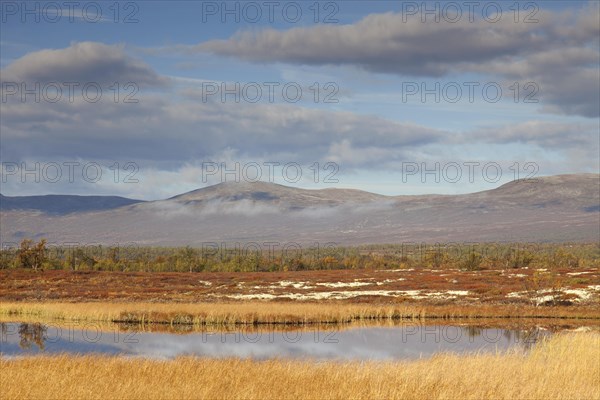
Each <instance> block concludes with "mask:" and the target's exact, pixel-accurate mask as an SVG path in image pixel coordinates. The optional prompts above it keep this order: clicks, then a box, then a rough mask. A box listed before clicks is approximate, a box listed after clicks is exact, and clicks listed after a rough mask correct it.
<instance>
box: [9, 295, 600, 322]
mask: <svg viewBox="0 0 600 400" xmlns="http://www.w3.org/2000/svg"><path fill="white" fill-rule="evenodd" d="M32 318H34V319H36V320H40V319H43V320H58V321H61V320H62V321H99V322H129V323H142V324H143V323H168V324H187V325H235V324H248V325H257V324H298V325H299V324H323V323H336V324H341V323H351V322H360V321H369V320H378V321H384V320H395V321H399V320H417V319H419V320H422V319H426V318H427V319H429V318H431V319H434V318H436V319H453V318H473V319H481V318H585V319H587V320H588V321H594V320H598V319H600V311H598V309H596V308H592V307H585V308H584V307H577V308H573V307H568V306H555V307H534V306H525V305H515V304H507V305H501V304H500V305H493V304H480V305H439V306H436V305H427V304H423V305H417V304H414V305H410V304H397V305H375V304H369V303H367V304H360V303H357V304H349V303H335V302H327V303H301V302H260V301H254V302H243V303H241V302H233V303H191V304H185V303H144V302H132V303H117V302H90V303H65V302H61V303H50V302H47V303H46V302H43V303H26V302H23V303H22V302H2V303H0V320H4V321H9V320H14V319H18V320H27V319H32Z"/></svg>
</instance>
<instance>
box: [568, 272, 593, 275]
mask: <svg viewBox="0 0 600 400" xmlns="http://www.w3.org/2000/svg"><path fill="white" fill-rule="evenodd" d="M585 274H593V272H592V271H581V272H567V275H570V276H577V275H585Z"/></svg>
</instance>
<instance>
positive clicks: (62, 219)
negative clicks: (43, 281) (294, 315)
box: [0, 174, 600, 246]
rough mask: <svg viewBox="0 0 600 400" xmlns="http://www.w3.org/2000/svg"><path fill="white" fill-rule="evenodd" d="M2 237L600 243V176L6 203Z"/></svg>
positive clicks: (228, 189) (231, 186)
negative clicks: (385, 191)
mask: <svg viewBox="0 0 600 400" xmlns="http://www.w3.org/2000/svg"><path fill="white" fill-rule="evenodd" d="M0 211H1V212H0V222H1V225H2V229H1V232H0V239H1V241H2V243H3V244H7V243H9V244H10V243H17V242H18V241H20V240H21V239H22V238H24V237H33V238H41V237H44V238H47V239H48V241H49V242H50V243H56V244H64V243H79V244H82V245H85V244H106V245H112V244H124V243H135V244H137V245H164V246H167V245H195V246H200V245H202V244H203V243H236V242H239V243H248V242H256V243H258V244H263V243H267V242H277V243H279V244H280V245H283V244H286V243H291V242H294V243H299V244H314V243H315V242H319V243H335V244H339V245H342V244H343V245H349V244H367V243H399V242H464V241H469V242H483V241H486V242H490V241H597V240H598V239H599V238H600V175H598V174H579V175H560V176H552V177H544V178H536V179H534V180H521V181H514V182H511V183H508V184H505V185H503V186H501V187H499V188H497V189H494V190H488V191H483V192H478V193H472V194H464V195H419V196H383V195H378V194H373V193H368V192H363V191H360V190H351V189H323V190H305V189H298V188H292V187H287V186H282V185H278V184H273V183H265V182H256V183H247V182H244V183H229V182H228V183H222V184H218V185H215V186H210V187H207V188H203V189H198V190H195V191H192V192H188V193H184V194H181V195H178V196H175V197H172V198H169V199H166V200H161V201H149V202H143V201H138V200H130V199H125V198H122V197H114V196H29V197H27V196H24V197H6V196H2V197H1V198H0Z"/></svg>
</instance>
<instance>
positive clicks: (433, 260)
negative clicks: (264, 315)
mask: <svg viewBox="0 0 600 400" xmlns="http://www.w3.org/2000/svg"><path fill="white" fill-rule="evenodd" d="M597 266H600V244H599V243H573V244H539V243H529V244H527V243H519V244H515V243H503V244H493V243H475V244H459V243H454V244H417V243H411V244H397V245H371V246H357V247H332V246H329V245H324V246H319V245H315V246H312V247H306V248H300V246H291V245H288V246H287V247H286V246H283V247H277V246H275V245H271V247H269V246H267V247H262V246H260V244H259V245H258V246H257V244H247V245H240V244H238V245H230V246H222V245H218V244H216V243H214V244H210V245H209V244H207V245H205V246H202V247H200V248H194V247H189V246H188V247H177V248H173V247H138V246H135V245H130V246H102V245H89V246H49V245H47V243H46V241H45V240H43V239H42V240H41V241H40V242H38V243H35V242H34V241H32V240H30V239H24V240H23V241H22V242H21V244H20V247H18V248H4V249H2V250H0V269H14V268H30V269H34V270H37V269H45V270H70V271H129V272H134V271H140V272H275V271H316V270H341V269H354V270H356V269H367V270H374V269H386V268H433V269H460V270H468V271H476V270H485V269H518V268H526V267H528V268H550V269H554V268H573V269H577V268H586V267H597Z"/></svg>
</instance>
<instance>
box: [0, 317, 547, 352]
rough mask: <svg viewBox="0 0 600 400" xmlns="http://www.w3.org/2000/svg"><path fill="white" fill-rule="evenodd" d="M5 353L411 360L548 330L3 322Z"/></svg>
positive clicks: (527, 341)
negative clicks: (147, 328) (181, 328)
mask: <svg viewBox="0 0 600 400" xmlns="http://www.w3.org/2000/svg"><path fill="white" fill-rule="evenodd" d="M0 326H1V332H2V340H1V344H0V353H1V354H2V355H3V356H18V355H24V354H33V353H39V352H44V353H59V352H60V353H62V352H66V353H79V354H87V353H102V354H122V355H130V356H142V357H151V358H172V357H176V356H180V355H195V356H203V357H242V358H255V359H269V358H311V359H358V360H368V359H377V360H382V359H389V360H393V359H413V358H420V357H430V356H432V355H434V354H436V353H439V352H456V353H466V352H480V351H505V350H507V349H510V348H517V349H522V350H525V351H526V350H528V349H529V348H530V347H531V346H532V345H533V344H535V343H536V342H537V341H539V340H540V339H541V338H542V337H544V336H548V335H549V334H550V333H549V332H548V331H546V330H540V329H538V328H535V327H534V328H530V329H497V328H489V327H486V328H483V327H476V326H449V325H419V324H403V325H398V326H391V327H381V326H367V327H357V328H346V329H338V330H336V329H332V328H329V329H316V328H315V329H303V330H267V329H260V330H256V329H243V328H239V329H237V330H234V331H218V330H214V331H211V330H203V331H197V332H194V333H186V334H181V333H171V332H170V333H164V332H160V333H157V332H144V331H137V330H129V331H123V330H119V329H114V330H101V329H99V328H98V327H96V326H94V325H93V324H86V325H84V326H82V327H77V328H75V327H73V326H52V325H44V324H39V323H1V324H0Z"/></svg>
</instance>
